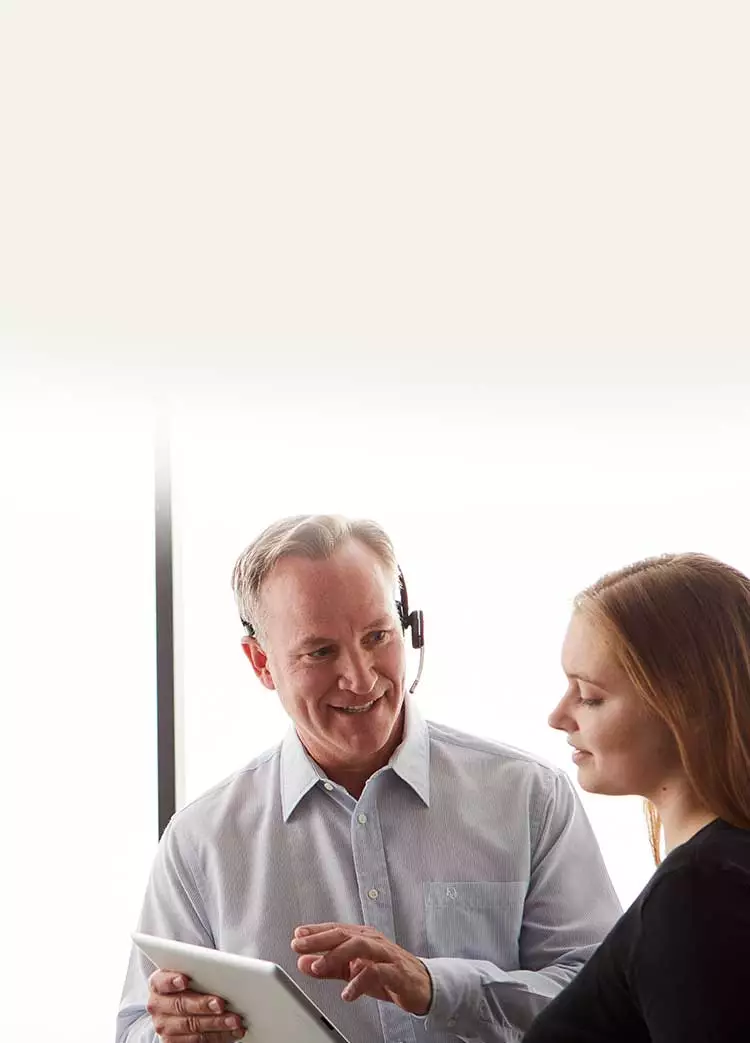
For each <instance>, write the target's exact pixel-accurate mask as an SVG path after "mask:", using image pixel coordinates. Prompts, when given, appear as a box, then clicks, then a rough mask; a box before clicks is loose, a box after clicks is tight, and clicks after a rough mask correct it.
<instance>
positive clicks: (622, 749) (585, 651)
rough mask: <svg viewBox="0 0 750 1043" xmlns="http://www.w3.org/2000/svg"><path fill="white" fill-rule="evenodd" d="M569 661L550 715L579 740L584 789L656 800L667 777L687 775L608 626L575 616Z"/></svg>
mask: <svg viewBox="0 0 750 1043" xmlns="http://www.w3.org/2000/svg"><path fill="white" fill-rule="evenodd" d="M562 665H563V670H564V671H565V675H566V677H567V678H568V688H567V691H566V692H565V695H564V696H563V698H562V699H561V700H560V702H559V703H558V705H557V706H556V707H555V709H554V710H553V712H552V713H551V714H550V717H549V723H550V725H551V727H553V728H557V729H559V730H560V731H564V732H566V733H567V736H568V742H569V743H570V745H571V746H573V747H574V748H575V752H574V753H573V761H574V763H575V765H576V767H577V768H578V782H579V784H580V786H581V787H582V788H583V789H585V790H588V791H589V792H590V793H606V794H610V795H623V794H628V793H631V794H640V795H641V796H644V797H648V798H649V799H652V800H653V799H654V797H655V796H657V795H658V792H659V790H660V789H662V788H663V787H664V785H665V784H666V783H667V782H668V781H671V780H674V779H675V777H676V775H677V776H679V777H682V776H683V770H682V765H681V762H680V757H679V752H678V750H677V744H676V743H675V741H674V737H673V736H672V733H671V731H670V730H669V728H668V727H667V726H666V724H664V722H663V721H661V720H660V719H659V718H658V717H656V716H655V715H654V714H653V713H652V712H651V711H650V710H649V709H648V707H647V706H646V704H645V703H644V701H643V699H642V698H641V696H640V695H639V694H638V691H637V689H636V688H635V687H634V685H633V684H632V683H631V682H630V680H629V679H628V677H627V675H626V673H625V671H624V670H623V668H622V666H621V665H620V663H619V661H618V659H617V657H616V655H615V653H614V650H613V648H612V645H611V644H610V643H609V641H608V640H607V635H606V633H605V632H604V631H603V628H602V627H600V626H597V624H596V623H595V622H593V621H592V619H591V618H590V617H589V616H587V615H586V613H585V612H583V611H580V610H579V611H576V612H575V613H574V614H573V617H572V619H571V621H570V625H569V627H568V631H567V634H566V635H565V641H564V644H563V651H562Z"/></svg>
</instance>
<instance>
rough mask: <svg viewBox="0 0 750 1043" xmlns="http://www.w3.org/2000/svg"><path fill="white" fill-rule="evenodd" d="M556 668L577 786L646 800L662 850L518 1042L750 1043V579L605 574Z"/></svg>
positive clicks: (672, 565)
mask: <svg viewBox="0 0 750 1043" xmlns="http://www.w3.org/2000/svg"><path fill="white" fill-rule="evenodd" d="M563 668H564V670H565V672H566V674H567V676H568V680H569V685H568V689H567V691H566V693H565V696H564V697H563V699H562V701H561V702H560V703H559V705H558V706H557V707H556V709H555V710H554V712H553V713H552V715H551V717H550V724H551V725H552V727H553V728H558V729H560V730H561V731H565V732H566V733H567V735H568V742H569V743H570V745H571V746H573V747H574V749H575V752H574V754H573V760H574V762H575V763H576V765H577V768H578V781H579V783H580V785H581V786H582V787H583V788H584V789H586V790H588V791H590V792H592V793H609V794H613V795H614V794H626V793H637V794H641V795H642V796H644V797H646V798H647V801H648V803H647V811H648V817H649V832H650V838H651V845H652V849H653V851H654V855H655V858H656V861H657V863H658V862H659V856H660V836H661V830H662V828H663V831H664V843H665V848H666V852H667V855H666V858H665V859H664V861H663V862H661V864H660V865H659V867H658V869H657V870H656V872H655V874H654V876H653V877H652V878H651V880H650V881H649V883H648V885H647V886H646V888H645V890H644V891H643V892H642V893H641V895H640V896H639V897H638V898H637V899H636V901H635V902H634V903H633V905H632V906H631V907H630V909H629V910H628V911H627V912H626V913H625V914H624V915H623V916H622V918H621V919H620V920H619V921H618V923H617V924H616V925H615V927H614V928H613V929H612V931H611V932H610V934H609V935H608V936H607V938H606V939H605V941H604V942H603V943H602V945H601V946H600V948H599V949H598V951H597V952H596V953H595V955H594V956H593V957H592V958H591V959H590V960H589V962H588V963H587V964H586V966H585V967H584V968H583V970H582V971H581V972H580V974H578V976H577V977H576V978H575V979H574V981H573V982H572V983H571V984H570V985H569V986H568V987H567V988H566V989H564V990H563V992H562V993H560V995H559V996H558V997H557V998H556V999H555V1000H554V1001H553V1002H552V1003H550V1004H549V1006H548V1007H547V1008H546V1009H545V1010H544V1011H543V1012H542V1013H541V1014H540V1015H539V1016H538V1018H537V1019H536V1021H535V1022H534V1023H533V1025H532V1026H531V1028H530V1029H529V1031H528V1032H527V1034H526V1036H525V1037H524V1041H525V1043H599V1041H606V1043H620V1041H622V1043H625V1041H627V1043H647V1041H651V1043H713V1041H717V1043H718V1041H721V1043H730V1041H732V1043H734V1041H739V1040H748V1041H750V580H748V578H747V577H746V576H744V575H742V573H740V572H738V571H737V570H735V569H733V568H730V567H729V566H728V565H724V564H722V563H721V562H719V561H716V560H715V559H713V558H709V557H706V556H704V555H701V554H674V555H666V556H664V557H661V558H653V559H649V560H646V561H643V562H639V563H638V564H636V565H631V566H629V567H628V568H625V569H622V570H621V571H619V572H616V573H613V574H612V575H608V576H605V577H604V578H603V579H601V580H599V581H598V582H597V583H595V584H594V585H593V586H592V587H590V588H589V589H588V590H586V591H584V592H583V594H581V595H579V597H578V598H577V599H576V602H575V611H574V613H573V617H572V619H571V622H570V626H569V628H568V633H567V635H566V638H565V643H564V646H563Z"/></svg>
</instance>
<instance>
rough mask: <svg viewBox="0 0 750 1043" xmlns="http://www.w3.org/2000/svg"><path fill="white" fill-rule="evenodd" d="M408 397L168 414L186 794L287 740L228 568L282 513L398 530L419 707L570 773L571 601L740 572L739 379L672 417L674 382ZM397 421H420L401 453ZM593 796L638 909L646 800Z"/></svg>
mask: <svg viewBox="0 0 750 1043" xmlns="http://www.w3.org/2000/svg"><path fill="white" fill-rule="evenodd" d="M417 390H418V389H417V388H414V389H403V388H402V389H401V390H398V389H396V388H391V389H388V388H381V389H377V390H376V391H375V392H374V393H372V394H369V395H368V394H366V393H360V394H358V395H357V398H356V406H357V408H356V409H350V408H347V407H346V406H345V405H343V404H342V403H341V401H340V400H336V399H334V398H330V397H328V396H327V395H326V393H325V392H321V393H319V394H318V395H317V396H316V400H315V402H314V403H312V402H310V401H309V400H307V402H306V401H305V399H304V397H301V398H295V399H294V401H287V402H286V404H285V408H284V410H283V411H280V410H279V408H278V407H277V406H276V405H274V404H273V403H274V402H275V401H276V398H275V396H274V395H273V394H269V395H268V398H267V401H268V404H267V405H264V401H263V399H264V397H265V396H259V397H258V400H256V401H255V402H254V404H253V405H252V407H251V408H246V407H244V406H242V405H241V404H240V403H239V402H238V400H237V399H236V398H233V397H232V396H230V395H229V394H227V395H225V396H224V397H223V398H222V399H221V408H220V409H219V408H218V404H215V405H214V406H213V407H211V406H210V405H208V404H207V399H206V396H205V394H203V395H202V399H201V400H202V403H203V405H202V406H201V405H199V403H198V401H197V400H196V399H192V400H189V399H187V398H184V399H183V401H182V406H181V407H179V406H177V407H176V408H175V409H174V413H173V416H174V424H173V451H174V489H175V525H176V537H177V538H176V544H177V548H178V562H179V571H180V575H181V577H182V578H181V583H182V596H181V599H180V602H181V605H182V609H181V614H180V617H179V618H178V622H177V631H178V634H179V635H180V642H181V645H182V664H183V675H182V678H181V685H180V690H181V693H182V700H181V702H182V732H181V762H182V764H183V766H184V772H183V775H182V778H181V786H180V799H181V800H190V799H192V798H193V797H195V796H197V795H198V794H199V793H200V792H202V791H203V790H204V789H205V788H206V787H207V786H209V785H210V784H212V783H213V782H216V781H218V780H219V779H221V778H223V777H224V776H225V775H226V774H228V769H231V768H234V767H240V766H241V765H242V764H244V763H245V762H246V761H247V760H248V759H249V753H257V752H261V751H262V750H264V749H265V748H266V747H268V746H270V745H271V744H272V743H273V742H275V741H276V739H277V738H278V737H279V735H280V734H282V733H283V729H284V727H285V719H284V717H283V714H282V712H281V710H280V708H279V707H278V705H277V703H276V696H275V695H274V694H273V693H269V692H268V691H267V690H266V689H264V688H263V687H262V686H261V685H259V684H258V683H257V681H256V680H255V677H254V675H253V674H252V671H251V670H250V667H249V665H248V664H247V661H246V659H245V657H244V655H243V654H242V652H241V649H240V644H239V641H240V636H241V628H240V626H239V623H238V620H237V616H236V612H235V608H234V603H233V598H232V594H231V589H230V575H231V570H232V566H233V564H234V561H235V558H236V557H237V555H238V554H239V553H240V551H241V550H242V549H243V548H244V546H245V545H246V544H247V543H248V542H250V540H251V539H253V538H254V536H255V535H257V533H258V532H259V531H260V530H261V529H262V528H263V527H264V526H265V525H266V524H268V523H269V522H270V521H271V520H273V519H274V518H275V517H277V516H280V515H284V514H289V513H295V512H298V511H341V512H343V513H348V514H352V515H359V516H370V517H375V518H376V519H377V520H379V521H380V522H381V523H382V524H383V525H384V526H386V528H387V529H388V530H389V532H390V533H391V534H392V537H393V539H394V541H395V543H396V548H397V552H398V555H399V558H400V561H401V565H402V567H403V569H404V572H405V574H406V577H407V583H408V588H409V594H410V604H411V605H413V606H419V607H421V608H422V609H423V610H424V611H425V615H426V634H427V643H426V659H425V664H426V665H425V671H424V675H423V678H422V680H421V682H420V687H419V689H418V698H419V700H420V705H421V707H422V711H423V713H424V714H425V715H426V716H428V717H432V718H434V719H436V720H439V721H443V722H446V723H449V724H452V725H454V726H455V727H457V728H462V729H464V730H466V731H469V732H474V733H476V734H479V735H484V736H489V737H493V738H496V739H500V740H502V741H505V742H509V743H511V744H512V745H516V746H521V747H524V748H526V749H530V750H532V751H535V752H537V753H539V754H541V755H543V756H544V757H546V758H547V759H549V760H551V761H553V762H554V763H556V764H558V765H560V766H561V767H563V768H564V769H566V770H568V771H570V772H571V774H572V775H573V777H575V771H574V769H573V766H572V765H571V763H570V748H569V747H568V746H567V745H566V744H565V736H564V735H562V734H561V733H557V732H552V731H551V730H549V729H548V728H547V726H546V717H547V715H548V714H549V712H550V711H551V710H552V708H553V707H554V706H555V704H556V702H557V700H558V699H559V698H560V697H561V695H562V693H563V692H564V690H565V684H564V676H563V673H562V670H561V667H560V646H561V643H562V639H563V635H564V631H565V628H566V626H567V622H568V619H569V615H570V610H571V603H572V600H573V597H574V595H575V594H576V593H577V592H578V591H579V590H581V589H582V588H583V587H584V586H586V585H588V584H589V583H591V582H593V581H594V580H595V579H597V578H598V577H599V576H600V575H601V574H602V573H603V572H605V571H609V570H611V569H615V568H618V567H620V566H622V565H625V564H628V563H629V562H631V561H634V560H636V559H638V558H640V557H644V556H647V555H651V554H659V553H663V552H666V551H680V550H699V551H703V552H705V553H710V554H714V555H716V556H718V557H721V558H723V559H724V560H726V561H729V562H731V563H732V564H734V565H736V566H737V567H739V568H741V569H743V570H744V571H746V572H750V553H749V552H748V549H747V541H746V517H747V513H748V508H750V495H749V492H748V484H747V481H746V480H744V477H745V476H746V470H747V464H746V459H745V457H746V450H747V446H748V443H749V442H750V424H749V423H748V422H747V421H745V422H742V421H740V420H738V419H737V417H738V415H739V414H738V412H736V411H735V409H733V408H732V407H733V406H735V407H740V406H741V402H739V401H738V400H737V395H736V392H735V391H734V390H733V389H731V388H724V389H722V391H721V394H718V395H717V396H716V398H715V399H713V400H712V399H711V398H710V396H708V395H707V394H706V393H705V392H704V393H703V395H702V396H700V398H699V399H698V398H696V396H695V395H690V394H688V393H686V392H684V390H683V396H682V399H681V400H679V401H672V402H671V403H670V406H669V410H668V413H667V412H666V411H665V409H664V399H663V393H660V394H659V395H657V396H650V395H648V394H645V395H644V394H638V393H636V392H631V393H630V394H629V395H628V396H627V398H626V399H625V400H623V399H620V398H618V397H617V396H616V395H612V396H610V397H609V398H608V399H607V401H606V403H604V402H600V401H598V399H597V398H596V396H591V395H581V394H580V393H578V392H576V391H575V389H568V390H566V392H565V394H564V395H563V396H562V399H558V400H555V399H554V398H552V397H550V396H547V395H544V394H539V395H534V394H531V393H530V392H529V390H528V389H526V390H524V389H522V388H521V389H518V388H517V389H515V390H513V389H509V388H505V389H501V388H497V387H495V388H492V387H489V386H488V387H487V388H485V390H484V392H483V393H479V392H477V393H475V394H472V395H471V398H470V400H466V401H463V400H462V399H461V397H460V395H459V394H457V391H456V389H455V388H454V389H451V390H450V394H448V395H446V397H445V400H444V401H442V402H441V401H439V397H438V398H433V401H432V403H431V404H428V403H426V402H425V401H424V400H422V401H421V402H420V401H419V400H416V401H412V402H411V405H410V406H409V407H408V408H407V402H405V401H403V399H404V398H405V399H407V400H408V399H409V398H410V396H411V394H412V393H415V392H417ZM592 397H593V401H592ZM699 402H700V406H701V411H700V413H699V411H698V408H697V407H698V405H699ZM397 416H408V420H407V422H406V428H407V431H408V432H411V434H410V435H407V436H406V438H405V444H404V445H403V446H402V447H400V448H399V447H398V446H397V445H396V444H395V437H394V432H393V425H392V424H391V423H390V422H389V421H390V419H391V418H392V417H397ZM281 419H283V423H280V422H279V421H280V420H281ZM250 421H251V422H250ZM256 432H257V435H256ZM410 439H413V440H414V446H416V447H417V448H410V445H409V442H410ZM416 660H417V657H416V655H415V656H414V661H413V663H412V665H411V670H412V672H413V671H415V670H416V665H417V663H416ZM584 802H585V805H586V808H587V810H588V812H589V814H590V816H591V818H592V820H593V822H594V825H595V828H596V831H597V834H598V836H599V839H600V841H601V844H602V847H603V850H604V854H605V858H606V861H607V864H608V867H609V869H610V872H611V875H612V878H613V881H614V882H615V886H616V888H617V890H618V892H619V894H620V896H621V899H622V901H623V902H624V903H625V904H627V903H629V902H630V901H631V900H632V898H634V897H635V895H636V894H637V893H638V891H639V890H640V889H641V887H642V886H643V884H644V883H645V881H646V879H647V877H648V875H649V873H650V872H651V871H652V869H653V863H652V862H651V859H650V853H649V849H648V844H647V839H646V830H645V820H644V817H643V811H642V805H641V801H640V800H638V799H637V798H632V799H622V800H613V799H606V798H601V797H591V796H588V795H584Z"/></svg>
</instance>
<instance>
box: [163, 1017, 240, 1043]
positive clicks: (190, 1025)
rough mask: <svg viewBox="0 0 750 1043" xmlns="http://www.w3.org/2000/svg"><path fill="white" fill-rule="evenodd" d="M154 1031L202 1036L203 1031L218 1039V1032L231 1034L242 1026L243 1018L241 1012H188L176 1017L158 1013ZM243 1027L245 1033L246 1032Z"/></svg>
mask: <svg viewBox="0 0 750 1043" xmlns="http://www.w3.org/2000/svg"><path fill="white" fill-rule="evenodd" d="M152 1021H153V1023H154V1031H155V1032H156V1034H157V1036H162V1037H164V1036H168V1037H169V1038H172V1037H173V1036H200V1035H201V1034H203V1033H211V1037H212V1039H214V1040H216V1033H217V1032H225V1033H229V1034H231V1033H232V1032H233V1031H234V1030H235V1029H240V1028H242V1018H241V1017H240V1016H239V1014H222V1015H221V1016H218V1017H217V1016H216V1015H215V1014H214V1015H212V1016H211V1017H208V1016H207V1015H205V1014H188V1015H187V1016H186V1017H175V1016H173V1015H171V1014H157V1015H156V1017H154V1018H152ZM244 1031H245V1030H244V1029H243V1034H244Z"/></svg>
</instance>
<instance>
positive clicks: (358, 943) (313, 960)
mask: <svg viewBox="0 0 750 1043" xmlns="http://www.w3.org/2000/svg"><path fill="white" fill-rule="evenodd" d="M357 958H360V959H363V960H368V961H369V960H371V961H377V960H382V959H384V958H385V959H387V952H386V949H385V946H384V945H383V944H382V943H381V942H379V941H377V940H376V939H375V938H366V937H365V936H364V935H361V934H360V935H356V936H355V937H354V938H347V939H346V941H343V942H341V944H340V945H337V946H336V947H335V948H334V949H331V950H330V951H329V952H327V953H326V954H325V955H324V956H315V955H311V956H304V957H300V958H299V960H298V961H297V966H298V967H299V969H300V970H301V971H304V972H305V973H306V974H312V975H313V976H315V977H319V978H343V979H344V980H345V981H348V979H349V964H350V963H351V962H352V961H353V960H356V959H357ZM303 960H304V963H303Z"/></svg>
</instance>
